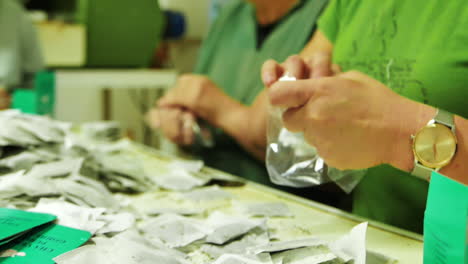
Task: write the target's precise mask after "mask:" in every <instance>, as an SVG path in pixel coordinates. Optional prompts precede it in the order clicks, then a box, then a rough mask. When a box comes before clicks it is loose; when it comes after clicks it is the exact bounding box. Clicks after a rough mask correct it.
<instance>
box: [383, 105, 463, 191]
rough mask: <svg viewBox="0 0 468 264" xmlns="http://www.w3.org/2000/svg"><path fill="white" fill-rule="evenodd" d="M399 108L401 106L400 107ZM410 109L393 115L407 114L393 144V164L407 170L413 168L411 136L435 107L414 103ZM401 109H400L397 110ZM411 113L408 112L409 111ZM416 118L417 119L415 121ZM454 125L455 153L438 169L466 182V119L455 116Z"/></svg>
mask: <svg viewBox="0 0 468 264" xmlns="http://www.w3.org/2000/svg"><path fill="white" fill-rule="evenodd" d="M400 109H401V108H400ZM410 109H412V110H410V111H406V112H407V113H400V114H398V115H395V116H399V117H401V116H405V114H406V116H408V118H405V119H407V121H404V122H402V123H400V124H401V129H400V131H401V133H400V135H399V137H398V138H399V139H398V142H399V143H398V144H395V146H396V148H395V149H394V151H395V152H394V158H393V160H394V162H393V163H392V165H393V166H395V167H397V168H399V169H402V170H404V171H407V172H411V171H412V170H413V168H414V154H413V150H412V139H411V136H412V135H415V134H416V133H417V132H418V131H419V130H420V129H421V128H422V127H424V126H425V125H426V124H427V123H428V122H429V121H430V120H432V119H433V118H434V116H435V113H436V109H435V108H433V107H431V106H428V105H423V104H419V103H417V104H414V102H413V106H412V108H410ZM397 111H402V110H397ZM411 111H412V112H413V114H409V113H410V112H411ZM415 120H417V121H415ZM455 127H456V134H457V140H458V144H457V153H456V154H455V157H454V159H453V160H452V161H451V163H450V164H449V165H447V166H445V167H444V168H442V169H441V170H440V173H442V174H443V175H445V176H447V177H449V178H452V179H454V180H457V181H459V182H462V183H464V184H468V139H467V138H468V120H466V119H464V118H462V117H459V116H456V117H455Z"/></svg>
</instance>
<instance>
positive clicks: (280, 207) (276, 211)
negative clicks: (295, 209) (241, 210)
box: [245, 202, 294, 217]
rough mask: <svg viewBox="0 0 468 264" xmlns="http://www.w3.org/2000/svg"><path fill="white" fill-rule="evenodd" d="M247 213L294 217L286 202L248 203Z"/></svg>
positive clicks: (251, 214)
mask: <svg viewBox="0 0 468 264" xmlns="http://www.w3.org/2000/svg"><path fill="white" fill-rule="evenodd" d="M245 211H246V213H247V214H248V215H250V216H262V217H292V216H294V215H293V214H292V212H291V211H290V210H289V207H288V206H287V205H286V204H284V203H277V202H265V203H250V204H247V209H246V210H245Z"/></svg>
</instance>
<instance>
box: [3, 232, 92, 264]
mask: <svg viewBox="0 0 468 264" xmlns="http://www.w3.org/2000/svg"><path fill="white" fill-rule="evenodd" d="M90 237H91V233H89V232H87V231H83V230H78V229H73V228H69V227H65V226H60V225H55V224H52V225H48V226H46V227H39V228H38V229H37V230H33V232H31V234H27V235H25V236H23V237H21V238H19V239H17V240H14V241H12V242H11V243H9V244H6V245H3V246H1V247H0V263H2V264H31V263H34V264H53V263H55V262H54V261H53V258H55V257H57V256H59V255H61V254H63V253H66V252H68V251H71V250H73V249H75V248H77V247H79V246H81V245H83V244H84V243H86V241H88V240H89V238H90Z"/></svg>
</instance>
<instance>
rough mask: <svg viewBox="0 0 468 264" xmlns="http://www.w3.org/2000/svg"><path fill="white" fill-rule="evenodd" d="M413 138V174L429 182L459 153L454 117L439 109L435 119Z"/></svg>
mask: <svg viewBox="0 0 468 264" xmlns="http://www.w3.org/2000/svg"><path fill="white" fill-rule="evenodd" d="M412 138H413V153H414V169H413V171H412V173H411V174H413V175H414V176H416V177H419V178H423V179H425V180H429V179H430V177H431V174H432V172H433V171H438V170H440V169H441V168H443V167H444V166H446V165H448V164H449V163H450V162H451V161H452V160H453V157H454V156H455V153H456V151H457V136H456V133H455V122H454V115H453V114H451V113H449V112H447V111H444V110H440V109H439V110H438V111H437V114H436V116H435V117H434V119H432V120H431V121H429V123H428V124H427V125H426V126H425V127H423V128H422V129H421V130H419V132H418V133H417V134H416V135H415V136H413V137H412Z"/></svg>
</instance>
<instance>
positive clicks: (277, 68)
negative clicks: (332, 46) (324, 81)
mask: <svg viewBox="0 0 468 264" xmlns="http://www.w3.org/2000/svg"><path fill="white" fill-rule="evenodd" d="M340 71H341V70H340V68H339V66H338V65H336V64H332V57H331V54H329V53H325V52H319V53H315V54H314V55H313V56H312V57H310V58H306V59H303V58H301V57H300V56H298V55H294V56H291V57H289V58H288V59H287V60H286V61H285V62H284V63H282V64H279V63H278V62H276V61H274V60H268V61H266V62H265V63H264V64H263V67H262V81H263V83H264V84H265V86H266V87H270V86H271V85H272V84H274V83H275V82H277V81H278V80H279V79H280V78H281V77H282V76H283V75H285V74H286V73H288V74H289V75H292V76H293V77H296V79H298V80H303V79H309V78H320V77H327V76H333V75H335V74H337V73H339V72H340Z"/></svg>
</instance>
